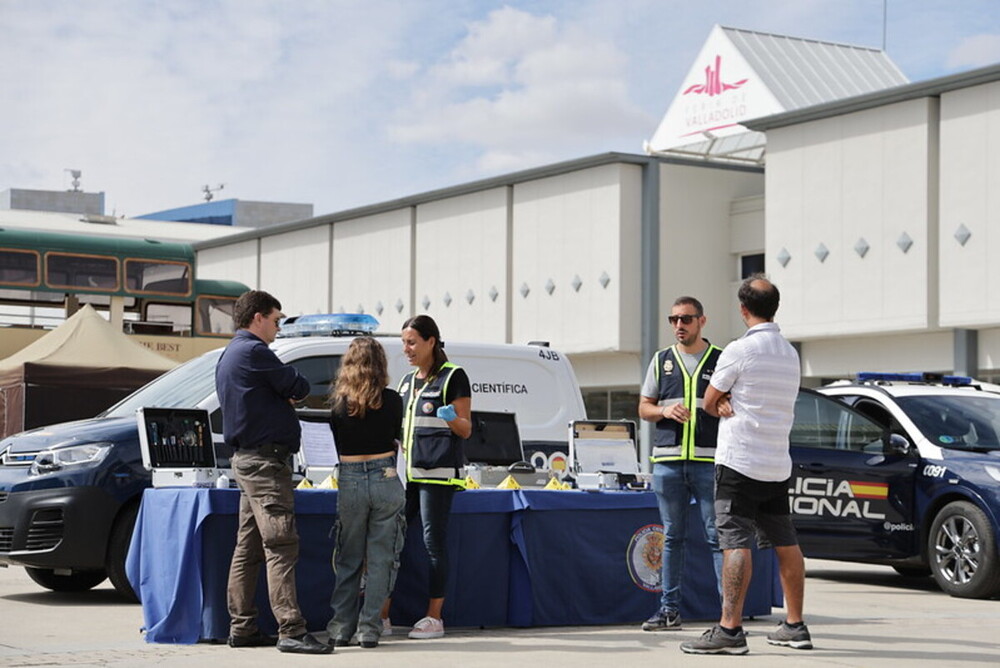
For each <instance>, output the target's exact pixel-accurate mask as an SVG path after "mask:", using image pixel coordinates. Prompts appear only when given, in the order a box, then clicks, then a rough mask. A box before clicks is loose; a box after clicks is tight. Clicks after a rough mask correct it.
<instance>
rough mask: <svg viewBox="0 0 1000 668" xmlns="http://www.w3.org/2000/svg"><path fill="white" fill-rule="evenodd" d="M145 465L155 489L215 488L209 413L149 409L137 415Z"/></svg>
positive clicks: (216, 472) (202, 411) (214, 462)
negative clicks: (150, 473) (149, 471)
mask: <svg viewBox="0 0 1000 668" xmlns="http://www.w3.org/2000/svg"><path fill="white" fill-rule="evenodd" d="M136 420H137V421H138V425H139V447H140V450H141V452H142V465H143V466H144V467H145V468H146V469H147V470H151V471H152V472H153V487H212V486H214V485H215V482H216V480H217V479H218V478H219V474H220V472H221V471H220V470H219V469H218V468H217V466H216V459H215V445H214V443H213V442H212V427H211V425H210V424H209V419H208V411H206V410H204V409H201V408H149V407H144V408H140V409H139V410H138V411H136Z"/></svg>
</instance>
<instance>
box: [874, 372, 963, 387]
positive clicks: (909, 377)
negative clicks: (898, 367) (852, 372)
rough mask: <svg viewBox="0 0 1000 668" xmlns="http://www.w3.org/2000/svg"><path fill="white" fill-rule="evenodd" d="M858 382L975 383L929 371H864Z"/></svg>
mask: <svg viewBox="0 0 1000 668" xmlns="http://www.w3.org/2000/svg"><path fill="white" fill-rule="evenodd" d="M857 380H858V382H859V383H876V382H883V383H892V382H896V383H938V384H941V385H972V382H973V380H972V378H970V377H969V376H946V375H944V374H940V373H931V372H929V371H915V372H912V373H882V372H879V371H862V372H859V373H858V375H857Z"/></svg>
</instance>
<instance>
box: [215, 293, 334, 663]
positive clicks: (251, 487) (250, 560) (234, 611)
mask: <svg viewBox="0 0 1000 668" xmlns="http://www.w3.org/2000/svg"><path fill="white" fill-rule="evenodd" d="M282 317H284V316H283V315H282V313H281V303H280V302H278V300H277V299H275V298H274V297H272V296H271V295H269V294H268V293H266V292H263V291H259V290H250V291H249V292H245V293H243V294H242V295H240V298H239V299H237V300H236V305H235V308H234V310H233V322H234V323H235V325H236V327H237V331H236V334H235V336H233V340H232V341H231V342H230V343H229V345H228V346H226V350H225V351H224V352H223V353H222V357H220V358H219V362H218V365H217V366H216V367H215V386H216V389H217V391H218V394H219V405H220V407H221V409H222V434H223V438H224V439H225V441H226V444H227V445H228V446H229V447H231V448H232V449H233V456H232V467H233V474H234V476H235V478H236V482H237V484H238V485H239V488H240V515H239V529H238V531H237V534H236V550H235V552H233V561H232V563H231V564H230V567H229V585H228V590H227V598H228V604H229V615H230V617H231V622H230V626H229V645H230V647H262V646H274V645H275V644H277V646H278V649H279V650H280V651H282V652H295V653H300V654H329V653H330V652H332V651H333V647H331V646H329V645H327V644H326V643H321V642H319V641H318V640H316V638H314V637H313V636H312V635H311V634H309V633H306V622H305V619H304V618H303V617H302V612H301V611H300V610H299V603H298V596H297V595H296V591H295V562H296V561H298V557H299V536H298V533H297V532H296V530H295V498H294V487H293V485H292V469H291V466H290V465H289V457H291V454H292V453H293V452H297V451H298V449H299V441H300V437H301V427H300V426H299V421H298V417H297V416H296V415H295V408H294V405H293V404H294V402H295V401H298V400H301V399H304V398H305V397H307V396H308V395H309V381H308V380H306V379H305V378H304V377H303V376H302V375H301V374H300V373H299V372H298V371H296V370H295V369H294V368H293V367H291V366H288V365H286V364H282V363H281V360H279V359H278V357H277V356H276V355H275V354H274V352H273V351H272V350H271V349H270V348H269V347H268V344H270V343H273V342H274V338H275V337H276V336H277V334H278V329H279V323H280V321H281V318H282ZM262 562H266V568H267V589H268V595H269V597H270V601H271V611H272V612H273V613H274V618H275V619H276V620H277V621H278V638H277V639H275V638H272V637H270V636H267V635H264V634H263V633H261V632H260V629H259V628H258V627H257V608H256V606H255V605H254V595H255V593H256V589H257V575H258V573H259V572H260V565H261V563H262Z"/></svg>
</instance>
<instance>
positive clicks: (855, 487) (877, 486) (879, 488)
mask: <svg viewBox="0 0 1000 668" xmlns="http://www.w3.org/2000/svg"><path fill="white" fill-rule="evenodd" d="M848 482H849V483H850V485H851V492H852V493H853V494H854V498H856V499H887V498H889V483H887V482H858V481H856V480H849V481H848Z"/></svg>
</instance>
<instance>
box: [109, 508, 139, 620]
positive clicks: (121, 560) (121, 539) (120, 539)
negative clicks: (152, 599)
mask: <svg viewBox="0 0 1000 668" xmlns="http://www.w3.org/2000/svg"><path fill="white" fill-rule="evenodd" d="M138 514H139V505H138V504H135V503H133V504H131V505H129V506H127V507H126V508H125V509H124V510H122V512H121V514H119V515H118V518H117V519H116V520H115V525H114V526H113V527H112V528H111V538H110V539H109V540H108V556H107V561H106V562H105V564H104V565H105V568H106V569H107V571H108V579H109V580H111V584H112V585H114V587H115V591H117V592H118V593H119V594H121V595H122V596H123V597H125V599H127V600H128V601H129V602H130V603H138V602H139V597H138V596H136V593H135V591H134V590H133V589H132V584H131V583H130V582H129V581H128V575H127V574H126V573H125V559H126V557H128V548H129V545H130V544H131V543H132V530H133V529H134V528H135V518H136V516H137V515H138Z"/></svg>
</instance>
